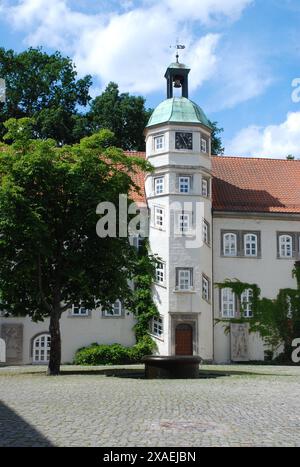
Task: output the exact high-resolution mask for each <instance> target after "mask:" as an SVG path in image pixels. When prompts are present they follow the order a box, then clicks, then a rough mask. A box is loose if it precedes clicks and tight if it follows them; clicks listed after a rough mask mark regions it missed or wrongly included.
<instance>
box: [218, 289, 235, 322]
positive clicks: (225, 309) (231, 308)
mask: <svg viewBox="0 0 300 467" xmlns="http://www.w3.org/2000/svg"><path fill="white" fill-rule="evenodd" d="M221 308H222V317H223V318H234V316H235V296H234V292H233V291H232V289H229V288H226V289H222V290H221Z"/></svg>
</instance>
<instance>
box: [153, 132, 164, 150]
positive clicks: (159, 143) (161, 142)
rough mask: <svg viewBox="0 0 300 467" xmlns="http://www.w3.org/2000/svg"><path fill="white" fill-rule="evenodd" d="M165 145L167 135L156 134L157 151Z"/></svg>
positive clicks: (155, 145) (155, 147)
mask: <svg viewBox="0 0 300 467" xmlns="http://www.w3.org/2000/svg"><path fill="white" fill-rule="evenodd" d="M164 147H165V137H164V135H160V136H156V137H155V138H154V149H155V151H161V150H162V149H164Z"/></svg>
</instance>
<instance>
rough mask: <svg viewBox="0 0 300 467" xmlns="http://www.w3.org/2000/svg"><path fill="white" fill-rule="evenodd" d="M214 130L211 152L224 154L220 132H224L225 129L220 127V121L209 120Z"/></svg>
mask: <svg viewBox="0 0 300 467" xmlns="http://www.w3.org/2000/svg"><path fill="white" fill-rule="evenodd" d="M209 124H210V125H211V127H212V129H213V131H212V134H211V153H212V154H213V155H219V156H222V155H223V154H224V147H223V143H222V139H221V136H220V134H221V133H223V131H224V129H223V128H219V127H218V122H212V121H210V120H209Z"/></svg>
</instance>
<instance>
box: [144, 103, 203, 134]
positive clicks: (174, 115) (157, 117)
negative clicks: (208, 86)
mask: <svg viewBox="0 0 300 467" xmlns="http://www.w3.org/2000/svg"><path fill="white" fill-rule="evenodd" d="M168 122H170V123H171V122H173V123H196V124H199V123H202V125H205V126H207V127H209V128H211V126H210V124H209V121H208V119H207V117H206V115H205V113H204V112H203V110H202V109H201V108H200V107H199V106H198V105H197V104H195V102H192V101H190V100H189V99H186V98H185V97H172V98H171V99H166V100H165V101H163V102H161V103H160V104H159V105H158V106H157V107H156V109H155V110H154V112H153V113H152V115H151V117H150V119H149V122H148V125H147V127H149V126H153V125H160V124H162V123H168Z"/></svg>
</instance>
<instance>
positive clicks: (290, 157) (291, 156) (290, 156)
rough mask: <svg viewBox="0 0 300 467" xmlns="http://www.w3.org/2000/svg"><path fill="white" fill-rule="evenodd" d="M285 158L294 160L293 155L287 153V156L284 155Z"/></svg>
mask: <svg viewBox="0 0 300 467" xmlns="http://www.w3.org/2000/svg"><path fill="white" fill-rule="evenodd" d="M286 159H287V160H288V161H294V160H295V156H293V155H292V154H289V155H288V156H286Z"/></svg>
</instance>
